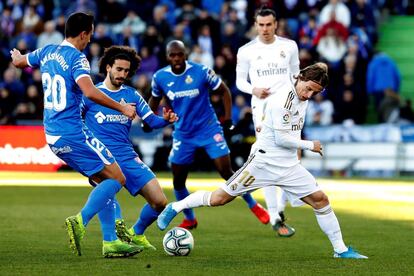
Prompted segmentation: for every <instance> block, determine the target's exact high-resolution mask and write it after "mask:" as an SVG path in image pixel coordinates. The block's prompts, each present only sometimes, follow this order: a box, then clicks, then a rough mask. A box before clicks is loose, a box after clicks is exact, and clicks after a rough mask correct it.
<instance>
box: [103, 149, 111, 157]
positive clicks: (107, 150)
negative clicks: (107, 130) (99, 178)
mask: <svg viewBox="0 0 414 276" xmlns="http://www.w3.org/2000/svg"><path fill="white" fill-rule="evenodd" d="M105 151H106V155H108V156H109V157H113V156H112V153H111V152H110V151H109V149H107V148H105Z"/></svg>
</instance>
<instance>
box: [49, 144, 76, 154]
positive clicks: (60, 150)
mask: <svg viewBox="0 0 414 276" xmlns="http://www.w3.org/2000/svg"><path fill="white" fill-rule="evenodd" d="M50 149H51V150H52V151H53V153H54V154H56V155H58V154H63V153H69V152H72V148H71V147H70V146H64V147H60V148H57V147H53V146H52V147H50Z"/></svg>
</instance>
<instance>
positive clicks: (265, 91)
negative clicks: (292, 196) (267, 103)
mask: <svg viewBox="0 0 414 276" xmlns="http://www.w3.org/2000/svg"><path fill="white" fill-rule="evenodd" d="M252 94H253V95H255V96H256V97H258V98H259V99H266V98H267V97H268V96H269V95H270V94H271V93H270V88H257V87H255V88H253V91H252Z"/></svg>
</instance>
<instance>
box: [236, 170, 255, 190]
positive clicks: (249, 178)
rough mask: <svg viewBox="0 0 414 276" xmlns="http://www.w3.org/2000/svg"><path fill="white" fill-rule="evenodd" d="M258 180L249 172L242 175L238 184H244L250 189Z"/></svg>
mask: <svg viewBox="0 0 414 276" xmlns="http://www.w3.org/2000/svg"><path fill="white" fill-rule="evenodd" d="M255 180H256V178H254V176H253V175H250V173H249V172H248V171H243V172H242V173H241V176H240V178H239V180H238V181H237V182H239V183H240V184H242V185H243V186H244V187H248V186H250V185H252V184H253V182H254V181H255Z"/></svg>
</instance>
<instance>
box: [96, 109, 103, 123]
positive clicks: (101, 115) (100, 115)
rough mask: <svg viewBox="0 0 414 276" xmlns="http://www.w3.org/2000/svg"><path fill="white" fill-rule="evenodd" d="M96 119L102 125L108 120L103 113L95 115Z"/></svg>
mask: <svg viewBox="0 0 414 276" xmlns="http://www.w3.org/2000/svg"><path fill="white" fill-rule="evenodd" d="M95 119H96V121H97V122H98V124H102V123H103V122H104V120H105V119H106V116H105V115H104V114H103V113H102V112H100V111H99V112H98V113H96V114H95Z"/></svg>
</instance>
